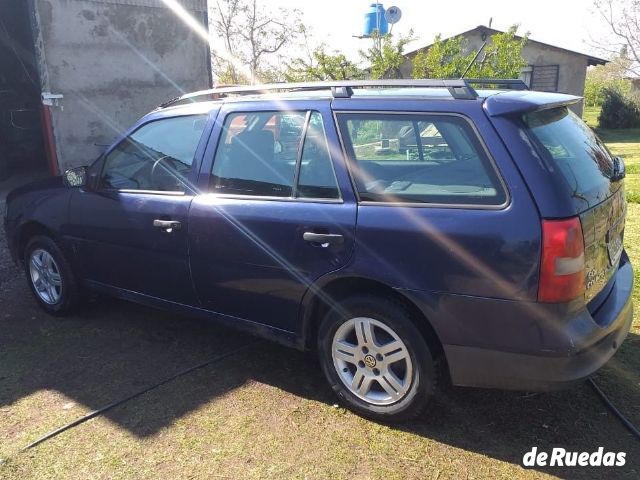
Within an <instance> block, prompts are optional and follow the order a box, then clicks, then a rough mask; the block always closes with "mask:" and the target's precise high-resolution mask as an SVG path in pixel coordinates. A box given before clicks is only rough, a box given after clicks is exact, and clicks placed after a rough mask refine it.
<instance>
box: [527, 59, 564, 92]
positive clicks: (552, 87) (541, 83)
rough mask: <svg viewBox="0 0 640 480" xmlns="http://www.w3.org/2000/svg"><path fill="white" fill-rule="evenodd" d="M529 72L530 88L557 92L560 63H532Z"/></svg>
mask: <svg viewBox="0 0 640 480" xmlns="http://www.w3.org/2000/svg"><path fill="white" fill-rule="evenodd" d="M532 68H533V71H532V72H531V90H537V91H540V92H557V91H558V82H559V80H560V65H534V66H533V67H532Z"/></svg>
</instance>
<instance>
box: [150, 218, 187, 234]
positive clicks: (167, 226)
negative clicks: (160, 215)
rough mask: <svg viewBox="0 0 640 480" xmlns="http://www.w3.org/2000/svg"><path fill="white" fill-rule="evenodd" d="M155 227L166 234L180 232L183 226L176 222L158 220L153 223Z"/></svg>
mask: <svg viewBox="0 0 640 480" xmlns="http://www.w3.org/2000/svg"><path fill="white" fill-rule="evenodd" d="M153 226H154V227H156V228H160V229H161V230H164V231H165V232H172V231H173V230H180V227H181V226H182V224H181V223H180V222H177V221H175V220H159V219H156V220H154V221H153Z"/></svg>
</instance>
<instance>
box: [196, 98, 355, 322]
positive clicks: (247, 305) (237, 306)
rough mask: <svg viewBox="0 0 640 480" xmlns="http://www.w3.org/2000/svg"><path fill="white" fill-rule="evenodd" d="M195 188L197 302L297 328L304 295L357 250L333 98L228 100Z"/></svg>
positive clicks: (352, 202) (352, 200) (231, 314)
mask: <svg viewBox="0 0 640 480" xmlns="http://www.w3.org/2000/svg"><path fill="white" fill-rule="evenodd" d="M199 186H200V190H201V191H203V192H207V193H206V194H203V195H199V196H197V197H196V198H194V200H193V202H192V204H191V209H190V212H189V250H190V265H191V271H192V275H193V279H194V283H195V287H196V290H197V293H198V296H199V298H200V300H201V302H202V305H203V306H204V307H205V308H206V309H208V310H210V311H213V312H216V313H218V314H222V315H225V316H229V317H236V318H239V319H242V320H246V321H250V322H255V323H262V324H267V325H269V326H272V327H276V328H278V329H282V330H285V331H296V330H297V329H298V327H299V326H298V325H297V323H296V320H297V317H298V311H299V308H300V303H301V300H302V297H303V295H304V293H305V292H306V291H307V289H308V288H309V286H310V285H311V284H312V283H313V282H314V281H315V280H317V279H318V278H319V277H321V276H323V275H325V274H327V273H329V272H333V271H336V270H339V269H341V268H343V267H344V266H345V265H347V264H348V262H349V261H350V258H351V256H352V253H353V248H354V231H355V224H356V210H357V209H356V203H355V198H354V195H353V191H352V189H351V187H350V183H349V177H348V174H347V171H346V169H345V165H344V161H343V158H342V154H341V150H340V149H339V148H338V138H337V132H336V130H335V126H334V123H333V119H332V116H331V110H330V105H329V101H328V100H327V101H313V102H309V101H306V102H304V103H297V102H286V101H285V102H283V101H279V102H275V101H273V102H264V101H263V102H255V103H254V102H238V103H230V104H227V105H226V106H225V107H223V109H222V110H221V112H220V114H219V116H218V120H217V121H216V127H215V128H214V130H213V133H212V137H211V140H210V142H209V146H208V147H207V152H206V154H205V161H204V162H203V167H202V170H201V175H200V180H199Z"/></svg>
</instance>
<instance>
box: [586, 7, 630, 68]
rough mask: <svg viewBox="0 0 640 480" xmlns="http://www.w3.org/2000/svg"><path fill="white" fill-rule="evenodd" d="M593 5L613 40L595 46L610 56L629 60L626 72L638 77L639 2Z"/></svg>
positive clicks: (603, 41) (599, 42) (597, 43)
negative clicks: (607, 27)
mask: <svg viewBox="0 0 640 480" xmlns="http://www.w3.org/2000/svg"><path fill="white" fill-rule="evenodd" d="M594 5H595V7H596V11H597V12H598V14H599V15H600V16H601V17H602V19H603V20H604V21H605V22H606V24H607V25H608V26H609V30H610V32H611V34H612V39H613V41H611V40H612V39H606V40H601V41H598V42H596V46H597V47H598V48H600V49H601V50H603V51H605V52H607V53H609V54H610V55H612V56H623V57H627V58H629V59H630V60H631V62H629V64H628V66H627V67H626V69H627V72H628V73H631V74H634V75H640V0H595V1H594Z"/></svg>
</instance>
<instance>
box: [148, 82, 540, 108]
mask: <svg viewBox="0 0 640 480" xmlns="http://www.w3.org/2000/svg"><path fill="white" fill-rule="evenodd" d="M473 85H481V86H495V87H497V88H508V89H514V90H525V89H528V88H527V86H526V84H525V83H524V82H523V81H522V80H517V79H508V80H504V79H486V78H483V79H466V78H461V79H443V80H440V79H416V80H402V79H391V80H335V81H329V82H300V83H270V84H263V85H231V86H229V85H225V86H221V87H217V88H212V89H210V90H202V91H199V92H194V93H188V94H186V95H182V96H180V97H176V98H174V99H172V100H169V101H168V102H165V103H163V104H161V105H160V106H159V107H158V108H161V109H162V108H167V107H170V106H174V105H177V104H180V103H183V102H203V101H210V100H219V99H221V98H224V97H226V96H229V95H260V94H266V93H275V92H314V91H316V92H318V91H326V90H330V91H331V95H332V96H333V97H334V98H351V96H352V95H353V91H354V89H359V88H371V89H373V88H446V89H448V90H449V93H450V94H451V96H452V97H453V98H455V99H456V100H475V99H476V98H478V93H477V92H476V91H475V90H474V88H473Z"/></svg>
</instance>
